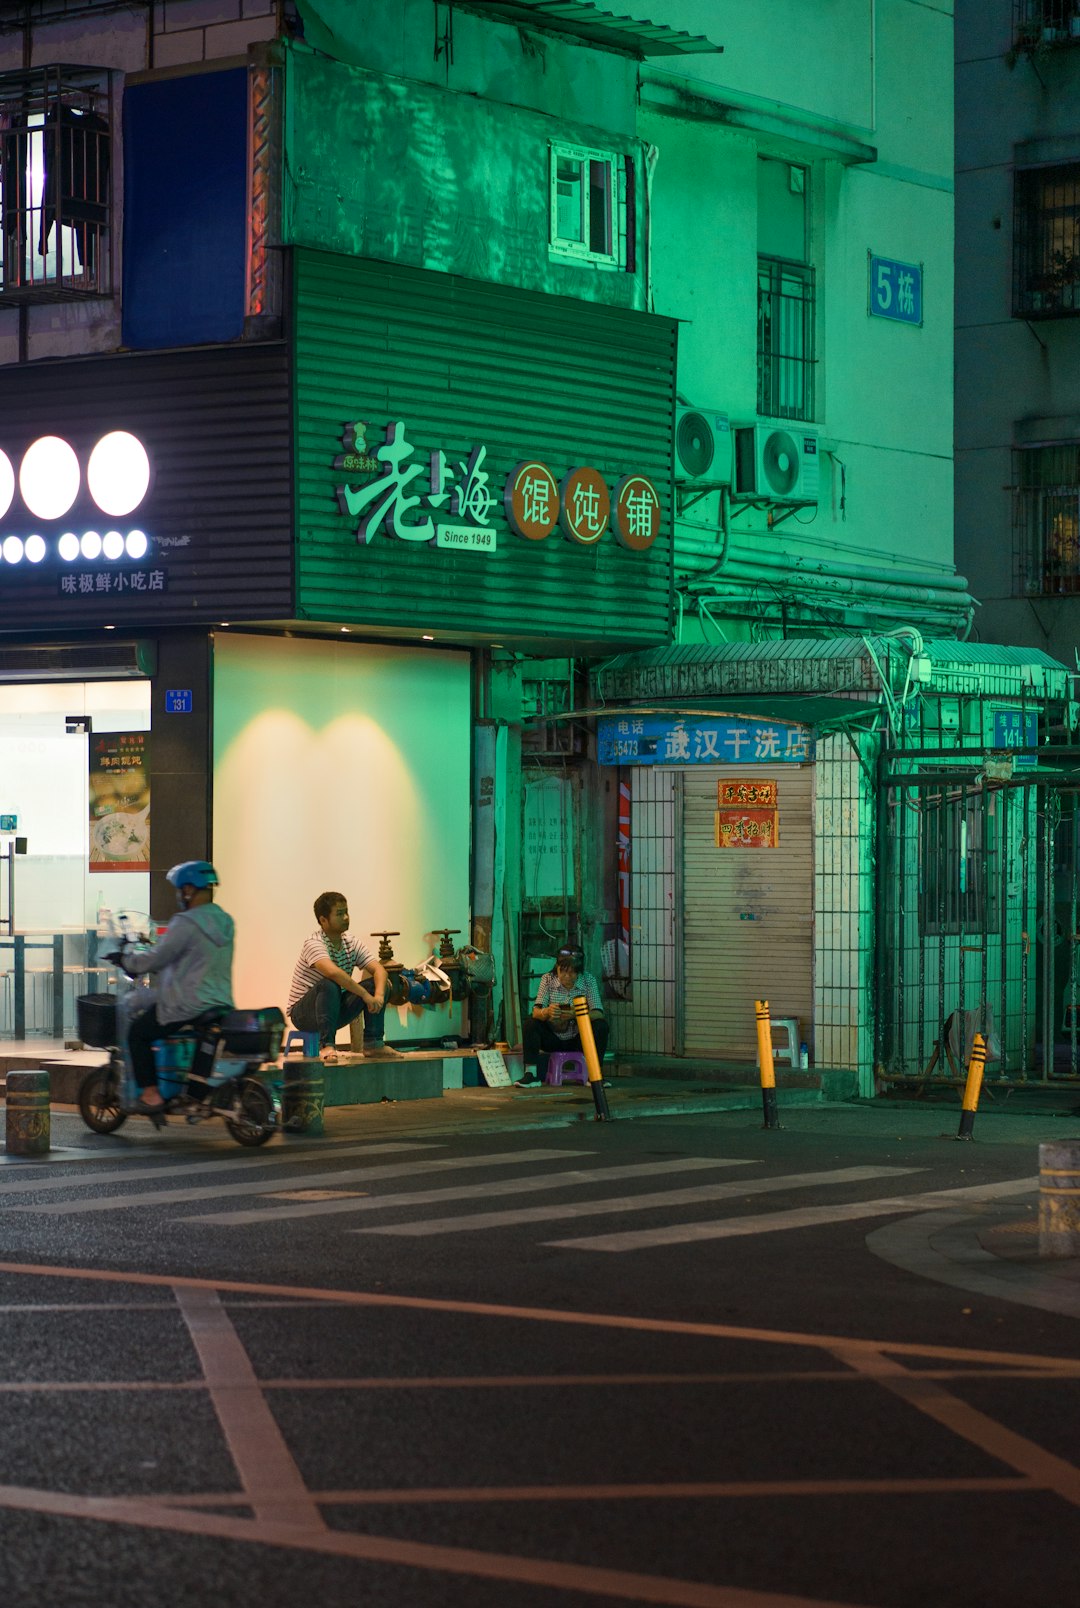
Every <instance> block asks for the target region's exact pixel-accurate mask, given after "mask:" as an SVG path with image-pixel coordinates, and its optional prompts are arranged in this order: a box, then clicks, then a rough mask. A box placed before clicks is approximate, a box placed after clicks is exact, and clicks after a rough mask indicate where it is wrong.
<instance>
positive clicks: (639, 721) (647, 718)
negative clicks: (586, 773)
mask: <svg viewBox="0 0 1080 1608" xmlns="http://www.w3.org/2000/svg"><path fill="white" fill-rule="evenodd" d="M596 737H597V758H598V760H599V762H600V764H601V765H730V764H739V765H745V764H746V763H747V762H749V763H751V764H777V763H780V764H796V765H797V764H801V763H803V762H805V761H806V760H807V759H809V757H810V733H809V731H808V730H807V728H806V727H805V726H796V725H793V724H791V723H790V722H789V721H783V720H767V721H766V720H739V719H737V718H736V717H734V716H716V717H711V716H702V717H701V718H700V719H699V718H698V717H697V716H689V715H688V716H683V717H679V718H676V717H673V716H672V717H669V716H665V715H615V716H605V717H604V718H603V719H602V720H599V721H597V725H596ZM758 785H759V786H760V785H762V784H758Z"/></svg>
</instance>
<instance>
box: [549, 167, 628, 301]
mask: <svg viewBox="0 0 1080 1608" xmlns="http://www.w3.org/2000/svg"><path fill="white" fill-rule="evenodd" d="M560 160H563V161H572V162H577V163H578V164H579V166H580V168H581V170H582V174H581V232H582V237H583V238H582V239H581V240H568V239H567V238H566V237H565V236H563V235H560V233H559V162H560ZM593 162H600V163H603V164H604V166H605V167H606V168H607V203H608V215H609V218H610V220H611V249H610V250H609V251H593V250H592V249H591V247H590V245H589V241H588V236H589V217H588V202H589V184H588V167H589V164H590V163H593ZM550 163H551V169H550V193H551V198H550V212H551V236H550V241H549V245H548V254H549V256H551V257H553V258H556V259H558V261H560V262H574V263H580V264H583V265H585V266H587V267H590V268H602V269H620V268H625V267H626V260H627V251H626V214H627V205H626V199H627V198H626V179H627V175H626V160H625V158H624V157H623V156H622V155H620V153H619V152H617V151H601V150H596V149H593V148H591V147H589V146H587V145H569V144H564V143H563V142H562V141H557V140H552V142H551V146H550Z"/></svg>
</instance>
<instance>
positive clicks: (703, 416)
mask: <svg viewBox="0 0 1080 1608" xmlns="http://www.w3.org/2000/svg"><path fill="white" fill-rule="evenodd" d="M675 479H676V481H677V483H678V484H679V485H680V486H698V487H701V488H704V487H707V486H730V485H731V425H730V424H729V423H728V416H727V414H726V413H721V412H720V411H719V409H717V408H686V407H677V408H676V409H675Z"/></svg>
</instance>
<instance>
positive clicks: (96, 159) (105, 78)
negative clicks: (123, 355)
mask: <svg viewBox="0 0 1080 1608" xmlns="http://www.w3.org/2000/svg"><path fill="white" fill-rule="evenodd" d="M108 86H109V75H108V73H107V72H104V71H98V70H96V69H90V68H82V67H36V68H33V69H31V70H27V71H25V72H12V73H0V305H7V306H10V305H12V304H14V303H17V302H20V301H42V300H52V299H65V300H67V299H71V298H73V297H80V296H100V295H103V294H107V293H108V292H109V290H110V289H111V267H110V252H109V166H110V145H109V127H110V121H111V118H110V105H109V87H108Z"/></svg>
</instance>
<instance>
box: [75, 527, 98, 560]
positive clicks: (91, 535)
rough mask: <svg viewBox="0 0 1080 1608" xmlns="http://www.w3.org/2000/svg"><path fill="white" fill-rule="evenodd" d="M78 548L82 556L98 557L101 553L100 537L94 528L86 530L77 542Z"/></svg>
mask: <svg viewBox="0 0 1080 1608" xmlns="http://www.w3.org/2000/svg"><path fill="white" fill-rule="evenodd" d="M79 550H80V552H81V553H82V556H83V557H84V558H98V557H100V554H101V537H100V536H99V535H98V533H97V531H96V530H88V531H87V532H86V533H85V534H84V536H83V539H82V541H81V542H80V543H79Z"/></svg>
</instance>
